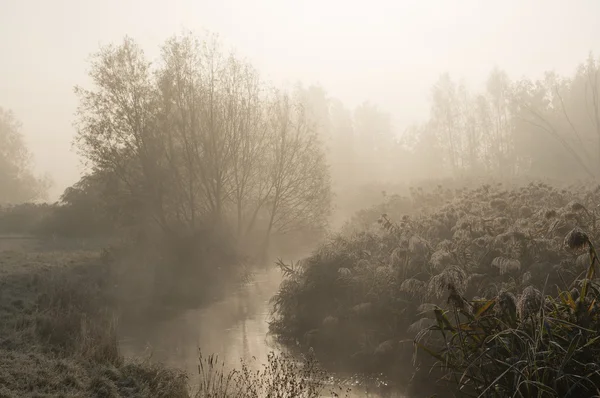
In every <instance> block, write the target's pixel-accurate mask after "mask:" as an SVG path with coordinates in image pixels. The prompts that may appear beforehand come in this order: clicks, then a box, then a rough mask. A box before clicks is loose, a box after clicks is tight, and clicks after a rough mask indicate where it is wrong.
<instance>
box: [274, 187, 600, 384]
mask: <svg viewBox="0 0 600 398" xmlns="http://www.w3.org/2000/svg"><path fill="white" fill-rule="evenodd" d="M408 199H410V201H411V202H412V203H411V206H410V207H412V208H413V209H419V210H418V211H414V213H413V215H410V216H408V215H406V216H403V217H401V218H399V221H398V223H395V222H394V221H393V220H392V219H391V218H390V217H389V216H388V215H385V214H384V215H383V216H381V217H380V220H379V229H375V228H372V229H371V231H368V232H360V233H354V234H351V235H345V236H344V235H340V236H334V237H332V238H331V239H330V240H329V241H328V242H326V243H325V244H323V245H322V246H321V247H320V248H319V249H317V250H316V251H315V252H313V254H312V255H311V256H310V257H308V258H306V259H304V260H302V261H301V262H300V263H299V264H298V265H297V266H295V267H294V268H293V269H290V270H288V273H287V275H286V276H285V278H284V281H283V283H282V284H281V287H280V290H279V292H278V293H277V295H276V296H275V297H274V298H273V312H274V316H275V317H274V320H273V322H272V324H271V331H272V332H273V333H274V334H276V335H277V336H278V337H279V338H281V339H282V340H283V341H287V342H289V343H292V344H300V345H301V346H303V347H313V348H314V349H315V352H316V354H317V355H318V356H319V359H320V360H321V361H327V360H328V361H329V362H331V361H335V362H337V363H339V362H342V363H344V364H347V365H349V366H351V367H354V369H356V368H358V369H360V370H365V371H380V370H381V371H386V372H387V374H388V375H390V376H392V377H394V378H401V379H404V382H406V383H408V382H409V379H410V378H411V375H412V370H413V369H412V367H411V366H409V365H408V363H410V360H409V358H410V357H412V346H410V345H409V344H407V343H406V342H407V341H412V339H413V338H414V337H415V335H416V333H418V332H419V331H420V330H421V329H423V328H426V327H428V326H429V325H431V324H432V323H433V322H435V319H434V318H431V317H430V316H429V310H430V308H431V306H432V305H441V304H442V301H443V300H444V295H445V292H446V289H447V285H448V284H449V283H451V284H452V285H453V286H454V287H455V288H456V290H457V294H460V295H466V296H471V297H475V296H477V297H486V296H487V297H490V296H496V295H498V294H500V293H501V292H507V294H509V293H510V294H513V295H515V294H518V292H520V291H522V289H524V288H525V287H527V286H530V285H532V286H534V287H537V288H538V289H542V288H543V286H545V285H547V286H553V285H557V284H561V283H562V281H563V280H570V279H572V278H575V276H576V275H577V274H578V273H580V272H583V271H584V270H585V261H582V259H581V258H579V257H577V256H575V255H573V254H572V253H570V252H565V251H564V250H563V237H564V236H565V234H566V233H568V231H570V230H571V229H572V228H574V227H575V226H579V227H581V228H584V229H585V230H586V231H588V232H587V233H588V234H589V236H590V239H591V240H594V239H595V236H597V229H598V226H597V222H596V218H597V217H598V212H597V209H596V207H595V206H596V203H598V200H600V188H597V187H590V186H588V185H581V186H579V185H574V186H571V187H568V188H565V189H561V188H555V187H552V186H550V185H547V184H545V183H530V184H526V185H522V186H505V185H502V184H499V185H493V186H492V185H489V184H486V185H479V186H478V187H476V188H458V189H448V188H444V187H442V186H440V187H436V188H433V189H413V190H412V192H411V196H410V198H408ZM395 200H396V199H392V200H391V201H390V202H388V204H390V203H391V204H393V203H395V202H394V201H395ZM398 203H399V206H401V207H404V206H405V201H400V202H398ZM374 214H375V212H373V213H372V215H374ZM428 360H429V359H427V358H419V361H420V362H419V363H417V367H421V368H423V366H425V365H427V363H426V362H427V361H428ZM422 361H425V362H422ZM400 374H402V375H403V376H402V377H400V376H399V375H400Z"/></svg>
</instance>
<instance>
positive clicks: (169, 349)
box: [120, 267, 400, 397]
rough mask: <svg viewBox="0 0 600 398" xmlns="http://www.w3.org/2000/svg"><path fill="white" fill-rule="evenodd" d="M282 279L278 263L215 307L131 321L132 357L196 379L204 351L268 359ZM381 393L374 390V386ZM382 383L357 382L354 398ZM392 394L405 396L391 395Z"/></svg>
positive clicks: (126, 344)
mask: <svg viewBox="0 0 600 398" xmlns="http://www.w3.org/2000/svg"><path fill="white" fill-rule="evenodd" d="M280 281H281V273H280V271H279V270H278V269H277V268H276V267H270V268H269V269H263V270H260V271H257V272H256V273H255V274H254V275H253V277H252V278H251V279H250V282H248V283H246V284H244V285H241V286H239V287H237V288H236V289H235V290H233V291H232V292H231V293H229V294H227V297H226V298H224V299H222V300H220V301H217V302H215V303H213V304H211V305H209V306H206V307H203V308H200V309H194V310H188V311H183V312H182V311H177V312H176V313H174V315H173V316H171V317H168V316H167V317H162V318H161V319H160V320H154V321H152V322H138V323H137V325H128V326H127V328H126V331H123V332H122V333H121V336H120V342H121V343H120V345H121V350H122V353H123V354H124V355H125V356H126V357H133V358H148V357H149V356H151V358H152V360H155V361H160V362H162V363H164V364H166V365H169V366H172V367H177V368H180V369H183V370H185V371H187V373H188V375H190V383H191V384H192V385H193V384H194V377H195V375H197V371H198V350H199V349H202V351H203V355H208V354H217V355H218V356H219V358H220V359H221V360H223V361H224V363H225V364H226V365H231V364H232V365H233V366H235V365H236V364H239V363H240V360H241V359H245V360H246V361H248V362H251V363H252V362H253V363H258V364H260V363H265V362H266V359H267V355H268V353H269V352H271V351H274V352H277V351H278V348H277V346H276V345H275V344H274V342H273V341H272V340H271V339H269V337H268V335H267V333H268V321H269V317H270V305H269V299H270V298H271V297H272V296H273V294H275V292H276V291H277V288H278V286H279V283H280ZM374 389H375V390H377V391H375V392H371V391H374ZM379 391H380V389H377V388H376V387H366V386H364V385H363V386H352V392H351V393H350V397H366V396H368V397H382V396H383V395H382V394H381V393H380V392H379ZM385 396H386V397H400V395H397V394H393V393H392V394H391V395H390V394H389V393H386V394H385Z"/></svg>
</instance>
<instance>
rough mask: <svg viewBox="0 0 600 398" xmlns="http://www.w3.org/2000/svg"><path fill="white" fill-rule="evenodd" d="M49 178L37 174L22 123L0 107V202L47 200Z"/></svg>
mask: <svg viewBox="0 0 600 398" xmlns="http://www.w3.org/2000/svg"><path fill="white" fill-rule="evenodd" d="M48 186H49V179H47V178H40V177H38V176H36V175H35V174H34V171H33V165H32V157H31V153H30V152H29V150H28V148H27V145H26V144H25V141H24V138H23V135H22V133H21V123H20V122H19V120H18V119H17V117H16V116H15V115H14V114H13V113H12V112H11V111H9V110H6V109H3V108H2V107H0V187H1V188H0V205H9V204H14V203H22V202H31V201H36V200H38V199H44V198H45V194H46V192H47V189H48Z"/></svg>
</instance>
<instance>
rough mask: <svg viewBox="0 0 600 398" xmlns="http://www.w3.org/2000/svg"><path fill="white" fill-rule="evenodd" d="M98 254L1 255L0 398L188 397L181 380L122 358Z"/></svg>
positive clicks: (177, 375)
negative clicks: (82, 397) (51, 397)
mask: <svg viewBox="0 0 600 398" xmlns="http://www.w3.org/2000/svg"><path fill="white" fill-rule="evenodd" d="M107 276H108V269H107V266H106V264H104V263H103V261H102V258H101V256H100V255H99V252H97V251H68V252H67V251H62V252H31V251H18V250H4V251H0V356H1V357H2V358H3V360H2V364H1V365H0V396H2V397H34V396H35V397H41V396H46V397H49V396H66V397H75V396H86V397H140V396H152V397H175V398H178V397H182V398H183V397H186V398H187V397H188V396H189V395H188V388H187V381H186V378H185V375H184V373H183V372H180V371H177V370H173V369H167V368H165V367H163V366H160V365H157V364H150V363H146V362H131V361H126V360H124V358H123V357H122V356H121V355H120V352H119V347H118V340H117V333H116V323H115V320H114V317H113V310H114V308H113V305H114V302H113V301H112V299H111V297H110V295H109V292H110V289H108V282H109V279H108V278H107Z"/></svg>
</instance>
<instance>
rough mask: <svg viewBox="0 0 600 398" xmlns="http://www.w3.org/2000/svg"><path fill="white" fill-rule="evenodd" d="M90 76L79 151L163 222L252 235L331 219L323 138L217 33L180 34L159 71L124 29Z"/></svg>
mask: <svg viewBox="0 0 600 398" xmlns="http://www.w3.org/2000/svg"><path fill="white" fill-rule="evenodd" d="M90 75H91V77H92V80H93V82H94V87H93V88H92V89H85V90H84V89H81V88H80V89H78V90H77V92H78V94H79V96H80V108H79V118H78V136H77V142H78V144H79V148H80V150H81V153H82V154H83V155H84V156H85V157H86V159H88V161H89V163H90V167H91V169H92V170H108V171H110V172H111V173H114V174H115V175H117V176H118V177H119V178H120V179H121V180H122V182H123V184H124V185H125V186H126V187H127V188H128V190H129V193H130V195H131V196H132V197H133V198H135V200H138V201H139V206H138V208H139V210H140V211H141V212H143V214H144V217H146V218H147V219H151V220H153V221H156V222H157V223H158V225H160V226H161V227H162V229H163V230H165V231H169V232H173V231H174V230H177V231H180V230H183V231H188V232H192V233H193V232H194V231H196V230H197V229H199V228H205V227H206V226H211V227H216V226H219V227H221V226H225V227H228V228H232V229H235V230H237V234H238V236H239V237H244V236H246V235H251V234H254V233H256V231H258V230H264V231H266V232H267V235H269V234H271V233H272V232H275V231H283V230H286V229H289V228H292V229H293V228H303V227H304V226H306V225H307V224H315V225H319V226H320V225H322V224H323V223H324V221H325V219H326V216H327V209H328V208H329V197H328V195H327V194H326V193H327V192H328V189H329V179H328V169H327V166H326V164H325V160H324V156H323V150H322V147H321V145H320V142H319V140H318V139H317V137H316V136H314V134H312V130H311V129H310V128H309V127H308V124H307V123H306V122H305V117H303V116H301V115H300V114H298V113H296V112H292V111H291V109H293V106H292V104H291V103H289V102H286V101H284V100H282V98H281V97H280V96H277V95H274V94H273V90H271V89H269V88H268V87H267V86H266V85H265V84H264V83H263V82H262V81H261V79H260V76H259V74H258V72H257V71H256V70H255V69H254V68H253V67H252V65H250V64H249V63H247V62H246V61H244V60H242V59H241V58H239V57H237V56H235V55H234V54H231V53H227V52H226V51H224V50H223V48H222V47H221V46H220V44H219V42H218V40H216V39H215V38H210V39H209V40H206V41H203V40H200V39H198V38H197V37H195V36H192V35H190V34H186V35H183V36H175V37H173V38H171V39H169V40H167V41H166V42H165V44H164V45H163V47H162V53H161V58H160V60H159V61H158V62H157V63H156V66H155V67H153V68H152V67H151V65H150V63H149V62H148V61H147V60H146V59H145V57H144V54H143V52H142V51H141V49H140V48H139V47H138V46H137V45H136V44H135V42H133V41H132V40H131V39H128V38H127V39H125V40H124V42H123V43H122V44H121V45H120V46H109V47H105V48H103V49H101V50H100V52H99V53H97V54H96V56H95V57H94V62H93V63H92V68H91V72H90ZM317 207H319V208H322V209H319V210H317ZM315 217H317V218H318V220H316V219H315ZM258 227H260V228H258ZM257 228H258V229H257Z"/></svg>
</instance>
